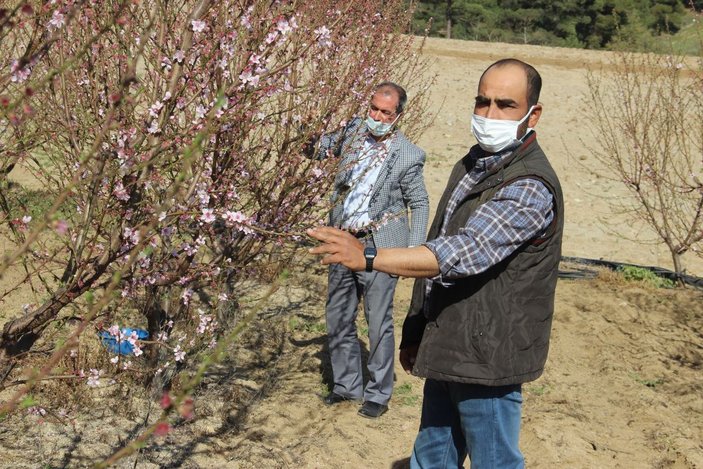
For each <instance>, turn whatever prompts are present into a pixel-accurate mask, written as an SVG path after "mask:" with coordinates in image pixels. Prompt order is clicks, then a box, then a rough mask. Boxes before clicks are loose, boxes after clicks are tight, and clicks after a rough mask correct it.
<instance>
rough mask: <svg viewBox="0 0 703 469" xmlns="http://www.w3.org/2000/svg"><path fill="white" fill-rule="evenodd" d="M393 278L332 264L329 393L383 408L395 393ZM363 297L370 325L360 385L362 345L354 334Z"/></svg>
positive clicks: (330, 276) (328, 304)
mask: <svg viewBox="0 0 703 469" xmlns="http://www.w3.org/2000/svg"><path fill="white" fill-rule="evenodd" d="M397 283H398V278H397V277H391V276H390V275H388V274H385V273H382V272H376V271H374V272H352V271H351V270H349V269H347V268H346V267H344V266H342V265H339V264H332V265H331V266H330V269H329V275H328V295H327V308H326V313H327V314H326V316H327V340H328V345H329V352H330V360H331V362H332V374H333V377H334V387H333V389H332V391H333V392H335V393H337V394H339V395H341V396H345V397H349V398H352V399H361V398H362V397H363V399H364V401H371V402H375V403H377V404H384V405H387V404H388V401H389V400H390V398H391V394H392V392H393V360H394V354H395V339H394V337H393V295H394V293H395V286H396V284H397ZM361 297H363V298H364V316H365V317H366V324H368V327H369V359H368V362H367V366H368V370H369V382H368V383H367V384H366V387H365V388H364V387H363V370H362V363H361V347H360V345H359V338H358V337H357V332H356V316H357V307H358V306H359V300H360V298H361Z"/></svg>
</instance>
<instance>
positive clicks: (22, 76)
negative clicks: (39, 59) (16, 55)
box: [10, 60, 32, 83]
mask: <svg viewBox="0 0 703 469" xmlns="http://www.w3.org/2000/svg"><path fill="white" fill-rule="evenodd" d="M10 73H12V78H11V79H10V81H12V83H22V82H23V81H26V80H27V78H29V75H31V74H32V68H31V67H30V66H29V65H27V64H25V65H24V66H23V67H22V68H20V62H19V61H18V60H13V61H12V64H11V65H10Z"/></svg>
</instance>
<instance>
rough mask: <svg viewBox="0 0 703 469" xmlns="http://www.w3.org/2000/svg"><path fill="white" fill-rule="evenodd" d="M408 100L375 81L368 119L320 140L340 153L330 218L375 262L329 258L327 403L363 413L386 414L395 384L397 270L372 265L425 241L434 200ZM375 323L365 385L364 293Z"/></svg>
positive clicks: (330, 152) (324, 150) (326, 152)
mask: <svg viewBox="0 0 703 469" xmlns="http://www.w3.org/2000/svg"><path fill="white" fill-rule="evenodd" d="M406 101H407V95H406V93H405V90H404V89H403V88H402V87H400V86H399V85H397V84H395V83H391V82H383V83H381V84H379V85H377V86H376V87H375V88H374V93H373V96H372V98H371V102H370V104H369V109H368V115H367V117H366V119H361V118H358V117H357V118H355V119H352V120H351V121H350V122H349V124H348V125H347V126H345V128H344V129H343V130H341V131H339V132H335V133H332V134H328V135H324V136H323V137H322V138H321V140H320V153H318V155H319V156H320V157H322V158H324V157H330V156H336V157H338V158H340V162H339V166H338V173H337V177H336V179H335V183H334V190H333V194H332V203H333V208H332V211H331V213H330V224H331V225H332V226H334V227H337V228H342V229H345V230H348V231H350V232H352V233H354V235H355V236H356V237H357V238H359V239H362V240H363V241H364V243H365V246H366V251H365V255H366V257H367V263H368V265H369V268H368V269H367V271H365V272H353V271H351V270H349V269H348V268H346V267H344V266H343V265H340V264H337V265H331V266H330V269H329V277H328V297H327V306H326V316H327V337H328V345H329V352H330V359H331V363H332V373H333V376H334V387H333V389H332V392H330V393H329V394H328V395H327V396H326V397H325V398H324V402H325V404H327V405H334V404H338V403H340V402H343V401H347V400H353V401H360V400H362V399H363V405H362V406H361V408H360V409H359V415H361V416H363V417H367V418H377V417H380V416H381V415H382V414H383V413H384V412H385V411H386V410H388V401H389V400H390V398H391V393H392V391H393V377H394V373H393V360H394V353H395V341H394V337H393V295H394V293H395V287H396V283H397V281H398V278H397V276H393V275H388V274H386V273H382V272H376V271H372V269H371V268H370V266H371V265H372V263H373V258H374V256H375V253H376V248H391V247H408V246H417V245H419V244H421V243H423V242H424V241H425V234H426V233H425V231H426V229H427V220H428V218H429V200H428V196H427V191H426V189H425V184H424V179H423V174H422V171H423V166H424V163H425V152H424V151H422V150H421V149H420V148H418V147H417V146H415V145H413V144H412V143H411V142H410V141H409V140H408V139H407V137H406V136H405V135H403V133H402V132H401V131H400V130H398V129H397V128H396V126H397V124H398V121H399V119H400V118H401V116H402V113H403V108H404V106H405V103H406ZM361 297H363V298H364V315H365V317H366V322H367V324H368V329H369V356H368V362H367V367H368V371H369V381H368V383H367V384H366V387H364V386H363V377H362V376H363V374H362V363H361V350H360V346H359V340H358V337H357V331H356V315H357V307H358V305H359V300H360V298H361Z"/></svg>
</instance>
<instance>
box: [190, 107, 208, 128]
mask: <svg viewBox="0 0 703 469" xmlns="http://www.w3.org/2000/svg"><path fill="white" fill-rule="evenodd" d="M205 114H207V108H205V106H203V105H200V104H199V105H198V106H197V107H196V108H195V119H193V123H194V124H195V123H197V122H199V121H200V120H202V118H203V117H205Z"/></svg>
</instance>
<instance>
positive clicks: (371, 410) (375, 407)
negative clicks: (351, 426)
mask: <svg viewBox="0 0 703 469" xmlns="http://www.w3.org/2000/svg"><path fill="white" fill-rule="evenodd" d="M387 410H388V406H387V405H383V404H377V403H376V402H371V401H366V402H364V405H362V406H361V409H359V412H358V413H359V415H361V416H362V417H366V418H367V419H377V418H379V417H380V416H381V415H383V414H385V413H386V411H387Z"/></svg>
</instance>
